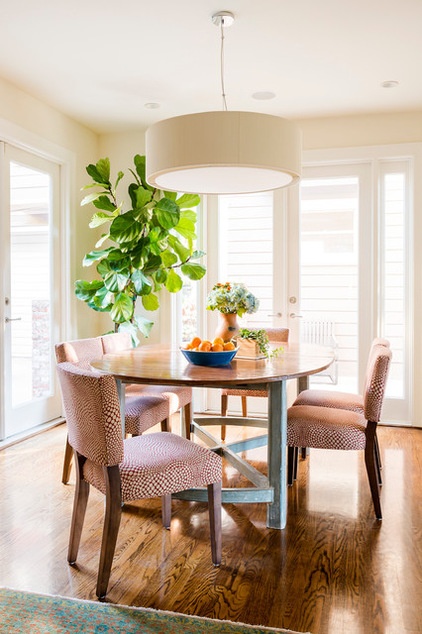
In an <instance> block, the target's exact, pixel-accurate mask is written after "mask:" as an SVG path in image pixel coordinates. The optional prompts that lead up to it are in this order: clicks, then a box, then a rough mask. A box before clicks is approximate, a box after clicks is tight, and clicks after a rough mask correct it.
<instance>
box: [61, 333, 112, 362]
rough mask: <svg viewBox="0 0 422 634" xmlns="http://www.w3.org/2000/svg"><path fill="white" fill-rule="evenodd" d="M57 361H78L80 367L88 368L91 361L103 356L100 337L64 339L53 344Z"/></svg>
mask: <svg viewBox="0 0 422 634" xmlns="http://www.w3.org/2000/svg"><path fill="white" fill-rule="evenodd" d="M55 351H56V360H57V363H64V362H65V361H69V362H70V363H78V364H80V365H81V367H84V368H88V369H89V368H90V363H91V361H94V359H99V358H100V357H102V356H103V346H102V343H101V337H91V338H90V339H75V340H74V341H64V342H62V343H58V344H56V346H55Z"/></svg>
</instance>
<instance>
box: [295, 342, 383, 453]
mask: <svg viewBox="0 0 422 634" xmlns="http://www.w3.org/2000/svg"><path fill="white" fill-rule="evenodd" d="M390 362H391V350H390V349H389V348H387V347H385V346H381V345H377V346H375V348H374V351H373V354H372V356H371V359H370V363H369V368H368V370H369V375H368V384H367V389H366V392H365V394H364V395H363V412H361V413H359V412H356V411H351V410H345V409H339V408H333V407H320V406H318V405H297V404H296V405H292V406H291V407H289V409H288V412H287V444H288V446H290V447H314V448H319V449H365V446H366V428H367V421H372V422H373V423H378V422H379V420H380V416H381V408H382V403H383V399H384V393H385V387H386V382H387V376H388V370H389V366H390Z"/></svg>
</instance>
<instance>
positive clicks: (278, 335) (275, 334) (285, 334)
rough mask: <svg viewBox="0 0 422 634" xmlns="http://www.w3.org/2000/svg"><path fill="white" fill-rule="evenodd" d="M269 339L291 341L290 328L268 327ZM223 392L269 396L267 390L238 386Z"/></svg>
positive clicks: (272, 340)
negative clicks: (245, 388) (241, 388)
mask: <svg viewBox="0 0 422 634" xmlns="http://www.w3.org/2000/svg"><path fill="white" fill-rule="evenodd" d="M265 330H266V332H267V335H268V339H269V340H270V342H273V343H287V342H288V341H289V329H288V328H266V329H265ZM221 394H222V395H223V396H224V395H227V396H243V397H245V396H261V397H265V396H268V391H267V390H238V389H236V388H224V389H222V390H221Z"/></svg>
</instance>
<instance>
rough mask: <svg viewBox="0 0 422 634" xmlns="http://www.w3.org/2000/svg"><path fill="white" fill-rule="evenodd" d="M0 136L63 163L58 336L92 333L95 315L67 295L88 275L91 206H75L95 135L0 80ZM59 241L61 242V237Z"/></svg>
mask: <svg viewBox="0 0 422 634" xmlns="http://www.w3.org/2000/svg"><path fill="white" fill-rule="evenodd" d="M0 140H2V141H6V142H8V143H10V144H13V145H18V146H19V147H21V148H23V149H27V150H30V151H31V150H32V151H35V152H37V153H41V154H42V155H43V156H45V157H46V158H49V159H51V160H53V161H55V162H58V163H60V164H61V165H63V169H62V175H63V178H62V183H63V187H64V189H65V190H67V193H68V194H69V198H70V205H69V207H68V209H67V210H66V211H67V216H68V219H67V226H64V227H63V228H62V231H63V232H64V233H66V234H68V235H69V237H70V244H69V252H68V254H67V261H68V265H67V267H66V268H67V271H66V273H67V275H66V278H67V279H66V281H65V282H64V283H65V285H66V286H67V291H68V293H67V295H68V305H67V307H66V313H67V319H65V322H64V325H63V336H64V337H69V338H70V337H77V336H81V337H82V336H90V335H92V334H98V331H99V328H100V326H99V317H98V315H97V314H96V313H94V312H93V311H92V310H89V309H88V308H87V307H86V305H85V304H84V303H83V302H81V301H79V300H77V299H76V298H75V295H74V293H73V284H74V281H75V279H77V278H79V277H87V275H89V273H88V272H87V270H83V268H82V264H81V263H82V258H83V256H84V254H85V253H86V252H87V251H89V250H91V249H92V247H93V235H92V232H91V230H90V229H89V228H88V222H89V218H90V215H91V214H92V210H87V209H86V208H81V207H80V204H79V203H80V200H81V197H82V194H81V192H80V189H81V187H82V185H84V184H86V183H87V182H88V181H89V179H88V176H87V174H86V172H85V165H87V164H88V163H91V162H92V161H95V160H96V158H97V155H98V137H97V135H96V134H94V133H93V132H92V131H90V130H88V129H87V128H85V127H83V126H82V125H79V124H78V123H76V122H75V121H73V120H71V119H69V118H68V117H66V116H64V115H63V114H61V113H60V112H58V111H57V110H55V109H54V108H51V107H49V106H48V105H46V104H44V103H42V102H41V101H39V100H38V99H35V98H33V97H31V96H30V95H28V94H26V93H24V92H22V91H21V90H19V89H18V88H16V87H15V86H13V85H12V84H10V83H9V82H7V81H5V80H3V79H0ZM65 196H66V194H65ZM65 243H66V240H63V244H65ZM66 324H67V326H66Z"/></svg>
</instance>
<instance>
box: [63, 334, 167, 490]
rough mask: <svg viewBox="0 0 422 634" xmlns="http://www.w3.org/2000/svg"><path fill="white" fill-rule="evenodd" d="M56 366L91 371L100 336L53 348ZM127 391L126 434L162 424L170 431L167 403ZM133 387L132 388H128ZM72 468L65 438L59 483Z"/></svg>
mask: <svg viewBox="0 0 422 634" xmlns="http://www.w3.org/2000/svg"><path fill="white" fill-rule="evenodd" d="M55 352H56V360H57V363H63V362H65V361H67V362H69V363H73V364H75V365H78V366H79V367H81V368H85V369H90V362H91V361H93V360H94V359H99V358H100V357H102V355H103V354H104V353H103V343H102V339H101V337H91V338H87V339H75V340H74V341H65V342H62V343H58V344H56V346H55ZM136 387H137V386H133V388H134V389H129V390H127V397H126V399H125V431H126V433H127V434H132V435H133V436H138V435H139V434H142V433H143V432H144V431H146V430H147V429H150V427H154V425H157V424H161V430H162V431H169V404H168V400H167V399H165V398H164V397H162V396H160V395H159V394H158V393H157V394H144V393H143V391H142V386H139V387H140V388H141V390H139V391H137V390H136ZM130 388H132V386H130ZM71 468H72V449H71V447H70V445H69V441H68V439H66V447H65V454H64V459H63V470H62V482H63V484H67V483H68V482H69V478H70V471H71Z"/></svg>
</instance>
